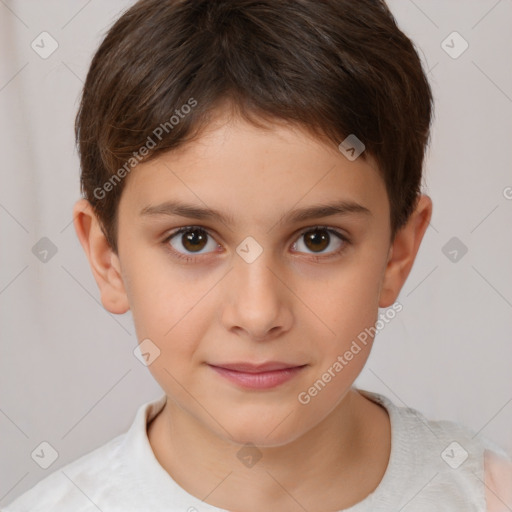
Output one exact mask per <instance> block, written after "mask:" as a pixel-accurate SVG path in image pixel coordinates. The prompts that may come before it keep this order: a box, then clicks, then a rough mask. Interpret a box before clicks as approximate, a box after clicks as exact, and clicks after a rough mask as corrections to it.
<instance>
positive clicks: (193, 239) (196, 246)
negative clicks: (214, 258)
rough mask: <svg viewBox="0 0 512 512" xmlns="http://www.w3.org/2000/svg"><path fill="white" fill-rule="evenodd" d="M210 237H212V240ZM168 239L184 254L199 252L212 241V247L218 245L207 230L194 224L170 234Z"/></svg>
mask: <svg viewBox="0 0 512 512" xmlns="http://www.w3.org/2000/svg"><path fill="white" fill-rule="evenodd" d="M209 239H211V241H210V240H209ZM167 241H168V242H169V243H170V244H171V246H172V247H173V249H174V250H175V251H176V252H178V253H180V254H184V255H186V254H187V253H188V254H199V253H200V251H202V250H203V249H204V248H205V247H207V246H208V243H210V245H211V249H215V248H216V247H217V244H216V243H215V241H214V240H213V239H212V238H211V237H210V235H209V234H208V232H207V231H205V230H204V229H202V228H199V227H194V226H188V227H184V228H181V229H179V230H178V231H176V232H174V233H173V234H172V235H171V236H169V238H168V239H167ZM206 252H208V251H206Z"/></svg>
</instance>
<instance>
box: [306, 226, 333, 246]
mask: <svg viewBox="0 0 512 512" xmlns="http://www.w3.org/2000/svg"><path fill="white" fill-rule="evenodd" d="M330 240H331V236H330V235H329V234H328V233H327V231H326V230H325V229H315V230H314V231H308V232H307V233H306V234H305V236H304V241H305V245H306V247H307V248H308V249H311V250H312V251H324V250H325V248H326V247H328V246H329V242H330Z"/></svg>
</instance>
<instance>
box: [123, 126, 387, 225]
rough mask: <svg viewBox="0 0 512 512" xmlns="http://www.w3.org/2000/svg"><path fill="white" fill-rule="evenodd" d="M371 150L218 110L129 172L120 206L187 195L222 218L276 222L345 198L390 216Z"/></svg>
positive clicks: (133, 207) (146, 205)
mask: <svg viewBox="0 0 512 512" xmlns="http://www.w3.org/2000/svg"><path fill="white" fill-rule="evenodd" d="M365 156H366V158H365V159H363V158H362V157H359V158H357V159H356V160H354V161H350V160H348V159H347V158H346V157H345V156H344V154H342V153H341V152H340V151H339V149H338V147H337V146H336V145H334V144H329V143H327V142H324V141H320V140H319V139H317V138H315V137H314V136H313V135H311V134H309V133H308V132H307V131H306V130H304V129H301V128H300V127H297V126H292V125H289V124H288V125H287V124H284V123H281V122H276V123H275V124H271V125H269V126H268V127H267V128H261V127H257V126H254V125H253V124H252V123H249V122H247V121H245V120H243V119H241V118H233V117H231V116H230V117H227V116H218V117H217V118H215V120H214V121H212V122H211V123H210V124H209V125H208V127H207V128H206V130H204V131H203V132H202V133H201V134H200V135H199V136H198V137H197V138H195V139H194V140H193V141H191V142H189V143H187V144H185V145H183V146H181V147H179V148H177V149H174V150H171V151H168V152H166V153H163V154H161V155H159V156H158V157H156V158H154V159H153V160H151V161H149V162H147V163H143V164H139V165H137V166H136V167H135V168H134V169H133V170H132V171H131V173H130V174H129V175H128V177H127V178H126V179H127V182H126V183H125V189H124V191H123V194H122V197H121V203H122V204H120V210H121V209H122V208H123V207H127V206H129V208H126V209H127V210H128V212H129V214H130V215H131V214H134V213H136V214H137V215H138V214H140V213H141V212H142V211H143V210H146V211H147V210H148V209H151V207H154V206H156V205H159V204H162V203H165V202H169V201H170V202H184V203H186V204H188V205H196V206H197V207H198V208H202V209H203V210H204V209H207V208H210V209H213V210H216V211H217V212H219V213H222V212H224V213H225V219H223V220H226V219H227V218H228V217H229V218H230V220H231V221H233V220H236V219H241V218H243V217H247V218H249V217H251V216H252V217H257V218H258V219H263V218H266V219H267V221H271V220H273V222H275V221H276V216H279V217H282V216H283V215H284V214H285V212H287V211H291V210H293V209H295V208H304V207H307V206H308V205H313V204H318V203H332V202H335V201H337V202H340V201H343V202H345V203H346V205H348V204H349V203H351V204H353V205H357V204H358V205H360V206H362V209H364V208H366V209H367V210H369V211H370V212H371V213H372V214H373V215H377V216H382V215H384V216H386V215H387V214H388V204H387V195H386V190H385V185H384V182H383V180H382V178H381V176H380V173H379V172H378V168H377V165H376V163H375V160H374V159H373V158H372V157H371V156H370V155H365ZM123 205H124V206H123ZM354 210H357V207H356V208H354Z"/></svg>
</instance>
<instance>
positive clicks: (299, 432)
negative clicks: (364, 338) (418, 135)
mask: <svg viewBox="0 0 512 512" xmlns="http://www.w3.org/2000/svg"><path fill="white" fill-rule="evenodd" d="M126 180H127V181H126V184H125V190H124V191H123V194H122V197H121V201H120V204H119V231H118V243H119V253H118V254H115V253H114V252H113V251H112V250H111V248H110V247H109V246H108V243H107V242H106V240H105V237H104V236H103V233H102V231H101V229H100V227H99V223H98V220H97V219H96V217H95V215H94V213H93V211H92V209H91V207H90V205H89V203H88V202H87V201H85V200H83V199H82V200H80V201H78V202H77V203H76V205H75V209H74V217H75V229H76V232H77V235H78V237H79V239H80V242H81V244H82V246H83V248H84V250H85V252H86V254H87V257H88V259H89V262H90V265H91V269H92V272H93V274H94V277H95V279H96V282H97V284H98V286H99V289H100V292H101V300H102V303H103V305H104V307H105V308H106V309H107V310H108V311H110V312H111V313H116V314H122V313H125V312H126V311H127V310H128V309H131V311H132V315H133V319H134V324H135V329H136V333H137V337H138V339H139V341H141V340H144V339H146V338H149V339H151V340H152V342H153V343H154V344H155V345H157V346H158V347H159V349H160V351H161V352H160V356H159V357H158V358H156V359H155V360H154V362H153V363H152V364H151V365H150V366H149V370H150V371H151V373H152V375H153V376H154V378H155V379H156V380H157V382H158V383H159V384H160V386H161V387H162V389H163V390H164V391H165V393H166V394H167V397H168V400H167V404H166V406H165V408H164V409H163V410H162V412H161V413H160V414H159V415H158V416H157V417H156V418H155V419H154V420H153V422H152V423H151V424H150V425H149V427H148V438H149V441H150V444H151V447H152V449H153V451H154V453H155V456H156V458H157V459H158V461H159V463H160V464H161V465H162V467H163V468H164V469H165V470H166V471H167V472H168V473H169V474H170V475H171V476H172V478H173V479H174V480H175V481H176V482H177V483H178V484H179V485H181V486H182V487H183V488H184V489H185V490H186V491H187V492H189V493H190V494H193V495H195V496H196V497H198V498H200V499H205V501H206V502H208V503H210V504H212V505H215V506H217V507H220V508H224V509H228V510H237V511H241V512H253V511H254V512H256V511H258V512H259V511H261V510H283V511H303V510H304V509H306V510H316V511H318V510H336V509H341V508H347V507H349V506H352V505H354V504H355V503H357V502H359V501H361V500H362V499H364V498H365V497H366V496H368V494H370V493H371V492H372V491H373V490H374V489H375V488H376V487H377V486H378V484H379V483H380V481H381V479H382V477H383V475H384V472H385V469H386V466H387V464H388V461H389V453H390V436H391V432H390V423H389V417H388V414H387V412H386V411H385V409H383V408H382V407H381V406H379V405H377V404H376V403H374V402H372V401H370V400H368V399H366V398H365V397H363V396H362V395H361V394H360V393H359V392H358V391H357V390H356V389H355V388H353V387H352V384H353V382H354V380H355V379H356V378H357V376H358V375H359V373H360V372H361V370H362V369H363V367H364V364H365V362H366V360H367V358H368V356H369V353H370V350H371V345H372V342H373V340H372V339H371V338H370V339H369V342H368V344H367V345H366V346H362V349H361V351H360V352H359V353H358V354H357V355H355V356H354V358H353V359H352V360H351V361H350V362H349V363H348V364H347V365H346V366H345V367H344V368H343V370H342V371H341V372H339V373H337V374H336V376H335V377H334V378H332V380H331V381H330V382H329V383H328V384H327V385H326V386H325V387H324V388H323V389H322V390H321V392H319V393H318V394H317V395H316V396H315V397H312V398H311V401H310V402H309V403H308V404H306V405H304V404H302V403H300V402H299V400H298V399H297V396H298V394H299V393H300V392H301V391H307V390H308V388H310V387H311V386H312V384H313V383H314V382H315V381H317V380H318V379H319V378H320V377H321V376H322V374H323V373H324V372H325V371H326V370H327V369H328V368H329V367H331V366H332V365H333V363H334V362H335V361H336V360H337V357H338V356H339V355H342V354H344V353H345V352H346V350H348V349H349V347H350V345H351V343H352V341H353V340H354V339H356V337H357V335H358V334H359V333H361V332H362V331H364V329H365V328H368V327H371V326H374V324H375V322H376V321H377V320H378V308H379V307H381V308H386V307H389V306H391V305H392V304H393V303H394V302H395V300H396V299H397V297H398V294H399V292H400V289H401V288H402V286H403V284H404V282H405V280H406V278H407V276H408V274H409V272H410V270H411V268H412V265H413V262H414V259H415V257H416V254H417V251H418V248H419V245H420V243H421V240H422V238H423V235H424V233H425V230H426V228H427V226H428V224H429V221H430V218H431V215H432V201H431V199H430V198H429V197H428V196H426V195H422V196H421V197H420V198H419V201H418V203H417V207H416V209H415V211H414V213H413V214H412V215H411V217H410V219H409V221H408V223H407V225H406V226H404V227H403V228H402V229H401V230H400V231H399V232H398V233H397V235H396V237H395V239H394V241H393V243H392V244H390V225H389V203H388V197H387V194H386V189H385V185H384V182H383V180H382V178H381V177H380V176H379V174H378V172H377V167H376V164H375V161H374V160H373V159H372V158H368V159H367V160H364V159H363V158H362V157H359V158H357V159H356V160H355V161H349V160H348V159H347V158H346V157H345V156H344V155H343V154H342V153H340V151H339V150H338V148H337V147H336V146H333V145H332V144H327V143H326V142H323V141H320V140H319V139H317V138H315V137H313V136H312V135H311V134H309V133H308V132H306V131H305V130H303V129H301V128H300V127H297V126H291V125H287V124H284V123H282V122H278V121H275V122H273V123H272V124H271V125H270V126H269V129H268V130H263V129H261V128H257V127H255V126H253V125H252V124H249V123H247V122H246V121H243V120H242V119H240V118H237V117H234V116H231V115H228V114H227V113H226V112H224V111H220V112H218V114H217V116H216V117H215V118H214V119H213V120H212V121H211V123H210V124H209V125H208V127H207V129H206V130H205V131H204V132H203V133H202V134H201V135H200V137H199V138H198V139H197V140H195V141H194V142H192V143H190V144H188V145H184V146H182V147H180V148H178V149H177V150H174V151H172V152H167V153H165V154H163V155H160V156H159V157H158V158H156V159H155V160H153V161H150V162H146V163H142V164H139V165H138V166H136V167H135V168H134V169H133V170H132V172H131V173H130V175H129V176H128V177H127V178H126ZM170 199H175V200H181V201H184V202H187V203H192V204H195V205H197V206H200V207H208V208H213V209H216V210H220V211H221V212H223V213H225V214H232V216H233V218H234V224H232V225H230V224H224V223H222V222H219V221H216V220H215V221H214V220H197V219H189V218H185V217H170V216H166V215H160V216H141V215H139V213H140V211H141V210H142V209H143V208H144V207H146V206H149V205H156V204H160V203H163V202H164V201H166V200H170ZM340 199H346V200H352V201H356V202H357V203H359V204H361V205H363V206H365V207H366V208H368V209H369V210H370V212H371V215H366V216H365V215H360V214H346V215H337V216H331V217H324V218H316V219H312V220H307V221H302V222H296V223H294V224H290V223H283V224H278V223H277V222H278V221H279V220H280V219H281V218H282V217H283V216H284V215H286V214H288V213H289V212H290V211H292V210H294V209H296V208H302V207H306V206H311V205H314V204H317V203H320V202H329V201H333V200H340ZM319 225H320V226H322V225H323V226H328V227H329V228H330V229H334V230H338V231H339V232H341V233H342V234H345V235H346V236H348V238H349V240H350V241H351V243H349V244H347V245H345V246H344V249H343V252H341V254H339V255H335V252H336V250H337V249H338V248H340V247H342V244H343V243H344V242H342V241H340V240H339V239H338V238H337V237H336V236H335V235H334V234H331V235H330V236H329V234H328V233H327V234H326V233H325V231H323V233H324V234H325V236H327V240H326V242H325V244H324V245H320V247H318V246H315V245H314V244H311V243H308V238H307V237H306V236H304V233H303V231H306V232H307V229H306V228H309V229H312V228H314V227H316V226H319ZM184 226H201V227H202V228H204V229H205V230H206V231H207V233H208V234H209V235H210V236H209V237H207V239H206V241H205V242H204V244H203V245H202V246H199V247H198V248H196V251H197V252H199V253H201V255H200V256H198V255H197V254H195V253H194V249H193V246H190V245H186V241H184V237H183V235H177V236H176V237H174V239H173V240H172V245H171V242H165V238H166V237H167V236H169V235H170V234H171V233H172V232H173V231H175V230H176V229H178V228H180V227H184ZM248 236H251V237H252V238H253V239H254V240H256V241H257V243H258V244H259V245H260V246H261V247H262V249H263V252H262V253H261V255H260V256H259V257H258V258H257V259H255V260H254V261H253V262H251V263H248V262H247V261H246V260H244V259H243V258H242V257H240V256H239V254H238V253H237V252H236V249H237V247H238V246H239V245H240V244H241V242H242V241H244V239H246V237H248ZM184 244H185V245H184ZM172 248H174V249H175V250H176V251H178V252H181V253H182V254H184V255H188V256H190V257H192V258H194V259H193V260H192V261H191V262H188V263H186V262H184V261H183V260H180V259H178V258H176V257H175V256H172V252H170V250H171V249H172ZM315 254H316V255H317V256H319V259H318V261H314V256H315ZM329 255H330V257H329ZM276 360H277V361H285V362H288V363H293V364H296V365H302V364H307V366H306V367H305V368H304V369H303V370H301V373H299V374H297V375H296V376H295V377H294V378H293V379H292V380H290V381H288V382H286V383H284V384H281V385H280V386H277V387H275V388H272V389H266V390H259V391H256V390H246V389H242V388H240V387H238V386H236V385H235V384H232V383H231V382H229V381H227V380H226V379H224V378H223V377H221V376H219V375H218V374H217V373H216V372H215V371H213V370H212V368H211V367H209V366H208V365H207V363H211V364H220V363H229V362H236V361H249V362H253V363H260V362H265V361H276ZM247 442H251V443H253V444H254V445H256V447H257V448H256V449H255V450H257V451H258V453H259V454H261V455H262V458H261V459H260V460H259V461H258V462H257V463H256V464H255V465H254V466H253V467H250V468H249V467H246V466H245V465H244V464H242V463H241V461H240V459H239V458H238V457H237V452H238V451H239V450H240V448H241V447H242V446H243V445H244V444H245V443H247ZM184 460H186V461H187V463H186V464H182V462H181V461H184ZM361 475H364V477H363V478H362V477H361Z"/></svg>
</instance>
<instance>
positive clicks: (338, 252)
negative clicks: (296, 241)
mask: <svg viewBox="0 0 512 512" xmlns="http://www.w3.org/2000/svg"><path fill="white" fill-rule="evenodd" d="M195 229H197V230H199V231H202V232H203V233H206V234H207V235H208V236H210V237H212V238H213V236H212V235H211V234H210V233H209V231H208V230H207V229H205V228H204V227H202V226H184V227H182V228H179V229H177V230H176V231H173V232H172V233H170V234H169V236H167V237H166V238H165V239H164V240H163V241H162V244H164V245H165V246H166V248H167V250H168V251H169V253H170V254H171V255H172V257H174V258H177V259H179V260H183V261H185V263H191V262H192V261H194V260H197V259H198V258H201V257H202V256H204V255H197V256H186V255H184V254H182V253H180V252H178V251H176V250H175V249H173V248H172V247H171V246H170V245H169V242H170V241H171V239H172V238H174V237H175V236H178V235H180V234H182V233H186V232H188V231H193V230H195ZM315 230H324V231H327V232H329V233H331V234H333V235H334V236H336V237H338V238H339V239H340V240H341V241H342V242H343V245H342V246H341V247H340V248H339V249H337V250H336V251H334V252H332V253H330V254H329V255H327V256H316V255H310V259H311V260H313V261H314V262H317V261H319V260H326V259H330V258H333V257H336V256H339V255H341V253H343V252H344V251H345V250H346V249H347V246H348V245H350V244H351V241H350V240H349V239H348V238H347V237H346V236H345V235H344V234H343V233H341V232H340V231H338V230H337V229H333V228H331V227H329V226H310V227H308V228H306V229H304V230H302V231H301V232H300V233H299V234H298V237H297V238H300V237H301V236H303V235H305V234H306V233H309V232H311V231H315Z"/></svg>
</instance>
